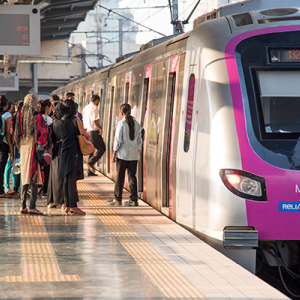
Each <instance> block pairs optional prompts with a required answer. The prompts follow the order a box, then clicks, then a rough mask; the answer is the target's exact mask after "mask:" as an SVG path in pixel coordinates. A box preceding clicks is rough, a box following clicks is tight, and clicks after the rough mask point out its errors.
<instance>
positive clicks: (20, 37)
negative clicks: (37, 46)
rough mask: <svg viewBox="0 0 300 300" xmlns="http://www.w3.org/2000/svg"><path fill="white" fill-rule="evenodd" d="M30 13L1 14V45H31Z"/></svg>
mask: <svg viewBox="0 0 300 300" xmlns="http://www.w3.org/2000/svg"><path fill="white" fill-rule="evenodd" d="M29 43H30V39H29V15H10V14H8V15H4V14H0V45H5V46H9V45H11V46H12V45H14V46H29Z"/></svg>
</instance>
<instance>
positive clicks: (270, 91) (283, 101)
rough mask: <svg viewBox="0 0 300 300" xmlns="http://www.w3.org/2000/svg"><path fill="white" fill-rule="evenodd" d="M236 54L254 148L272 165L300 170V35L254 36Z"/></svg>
mask: <svg viewBox="0 0 300 300" xmlns="http://www.w3.org/2000/svg"><path fill="white" fill-rule="evenodd" d="M295 42H296V43H297V42H299V44H295ZM298 49H299V50H298ZM235 51H236V59H237V67H238V72H239V78H240V83H241V88H242V95H243V102H244V108H245V109H244V114H245V122H246V129H247V134H248V140H249V142H250V144H251V147H252V149H253V150H254V151H255V152H256V154H257V155H258V156H259V157H261V158H262V159H263V160H265V161H267V162H268V163H270V164H271V165H274V166H277V167H280V168H283V169H292V170H300V152H299V149H300V31H287V32H276V33H272V34H264V35H257V36H252V37H249V38H246V39H244V40H242V41H241V42H240V43H239V44H238V45H237V46H236V50H235ZM296 53H297V55H296ZM298 54H299V55H298Z"/></svg>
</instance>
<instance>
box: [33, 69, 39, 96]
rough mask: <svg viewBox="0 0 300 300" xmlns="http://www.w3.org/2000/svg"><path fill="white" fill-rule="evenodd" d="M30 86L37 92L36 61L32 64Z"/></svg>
mask: <svg viewBox="0 0 300 300" xmlns="http://www.w3.org/2000/svg"><path fill="white" fill-rule="evenodd" d="M32 87H33V89H34V91H35V92H36V93H38V92H39V84H38V65H37V63H33V64H32Z"/></svg>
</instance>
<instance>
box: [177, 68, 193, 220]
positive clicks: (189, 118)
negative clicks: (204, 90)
mask: <svg viewBox="0 0 300 300" xmlns="http://www.w3.org/2000/svg"><path fill="white" fill-rule="evenodd" d="M195 83H196V77H195V74H194V73H191V74H190V75H189V79H188V86H187V95H186V102H183V103H185V104H184V106H183V111H182V112H183V122H182V123H181V126H183V127H182V128H181V131H182V130H184V132H182V133H183V136H182V138H181V139H180V141H181V145H179V148H180V153H179V168H178V187H179V193H178V196H177V201H178V202H177V203H178V213H177V221H179V222H181V223H183V224H185V225H188V226H192V224H193V189H194V187H193V183H194V167H193V164H194V163H195V151H194V150H195V149H194V144H195V143H194V141H195V136H196V133H195V129H194V128H193V115H194V107H195V105H194V99H195Z"/></svg>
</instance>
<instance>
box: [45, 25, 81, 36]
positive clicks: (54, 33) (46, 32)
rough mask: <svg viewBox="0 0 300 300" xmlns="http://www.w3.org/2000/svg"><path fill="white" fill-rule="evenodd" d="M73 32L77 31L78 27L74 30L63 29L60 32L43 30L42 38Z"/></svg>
mask: <svg viewBox="0 0 300 300" xmlns="http://www.w3.org/2000/svg"><path fill="white" fill-rule="evenodd" d="M73 30H76V27H74V28H61V29H60V30H58V29H51V30H43V31H42V32H41V37H45V36H52V35H56V34H62V33H71V32H72V31H73Z"/></svg>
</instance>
